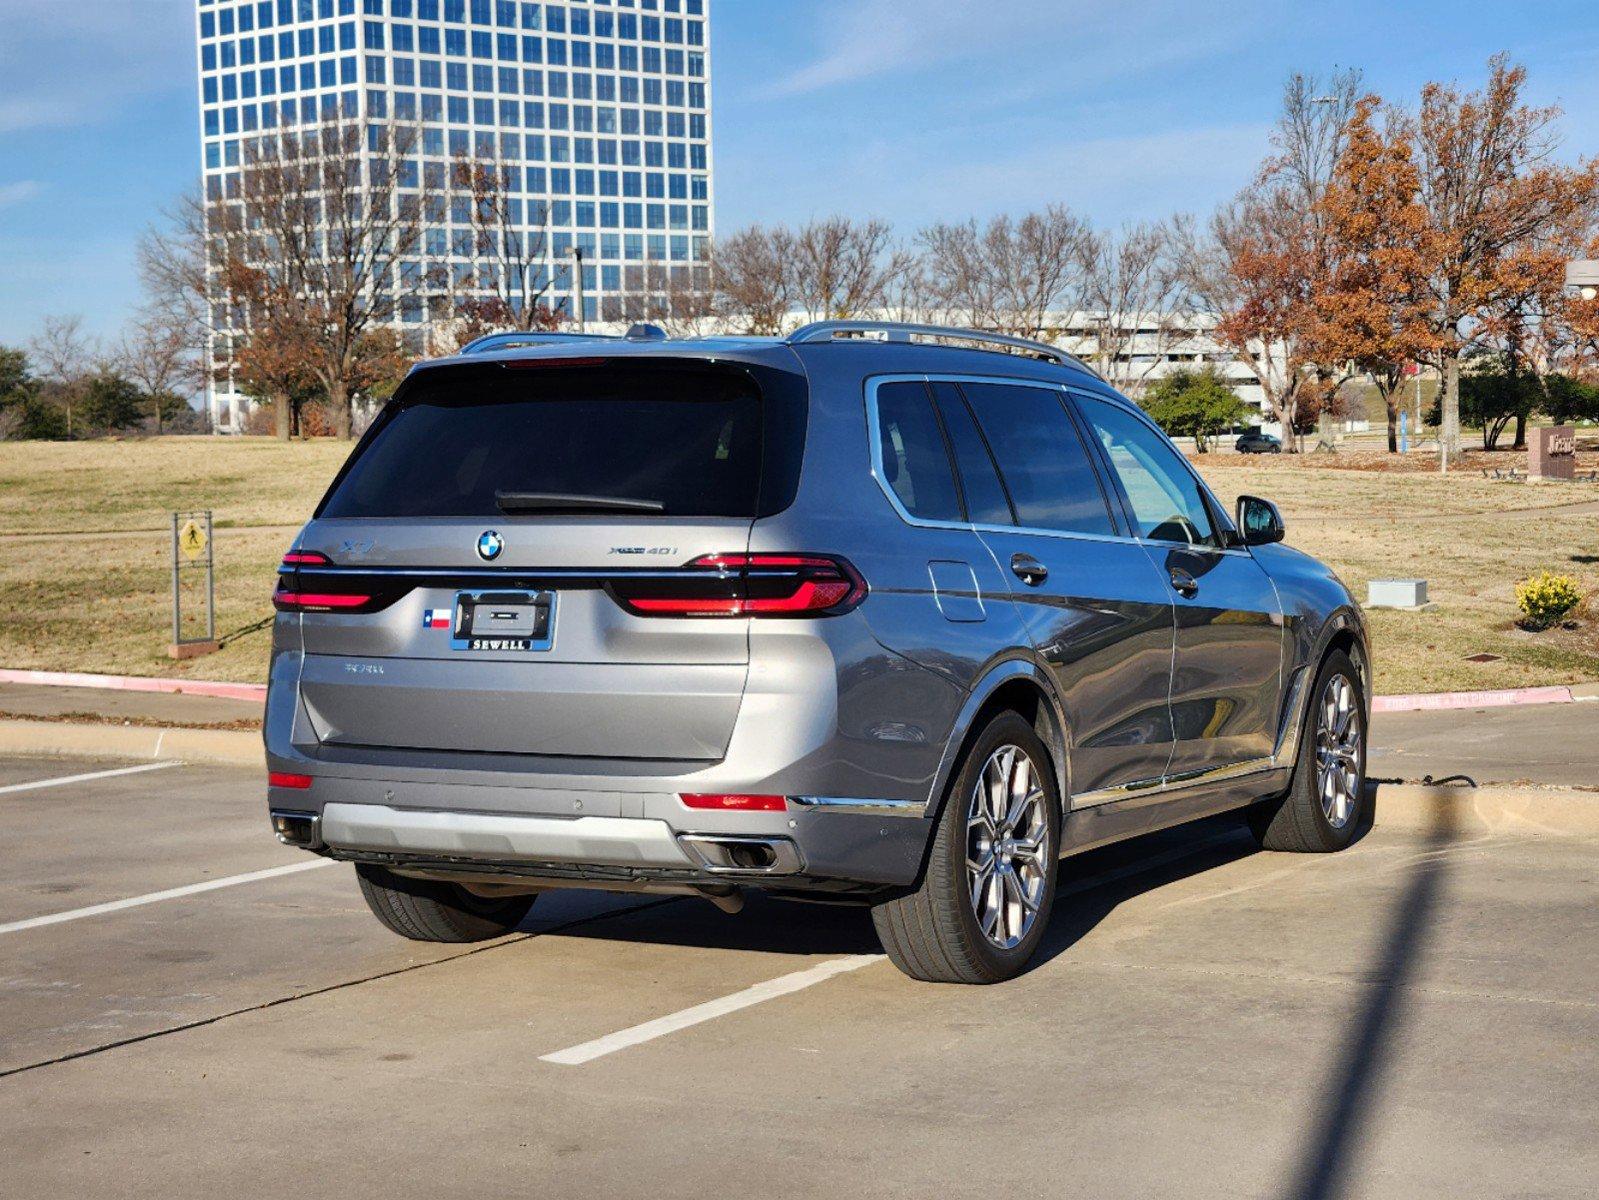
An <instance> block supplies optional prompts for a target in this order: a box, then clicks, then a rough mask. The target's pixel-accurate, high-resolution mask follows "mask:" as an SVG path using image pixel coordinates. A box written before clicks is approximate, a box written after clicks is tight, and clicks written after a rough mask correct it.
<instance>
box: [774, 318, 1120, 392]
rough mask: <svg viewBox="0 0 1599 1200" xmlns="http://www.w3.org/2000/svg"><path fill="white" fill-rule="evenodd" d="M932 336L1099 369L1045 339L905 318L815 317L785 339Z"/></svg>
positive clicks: (1094, 373) (793, 341)
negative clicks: (1040, 339) (854, 318)
mask: <svg viewBox="0 0 1599 1200" xmlns="http://www.w3.org/2000/svg"><path fill="white" fill-rule="evenodd" d="M916 338H933V339H937V340H940V341H949V342H975V343H977V344H978V346H979V348H981V347H983V346H995V347H998V346H1003V347H1005V348H1007V349H1008V350H1014V351H1019V352H1020V353H1022V354H1026V355H1030V356H1032V357H1033V358H1041V359H1044V360H1045V361H1046V362H1053V363H1059V364H1060V365H1061V366H1063V367H1079V368H1081V369H1082V370H1084V371H1087V372H1088V373H1089V374H1090V375H1092V376H1094V377H1095V378H1096V379H1097V378H1099V373H1098V372H1097V371H1095V370H1094V369H1093V368H1092V367H1090V366H1089V365H1088V364H1087V363H1085V362H1084V361H1083V360H1082V359H1080V358H1078V357H1077V356H1076V355H1075V354H1072V353H1071V352H1070V351H1067V350H1062V349H1061V348H1060V347H1059V346H1051V345H1050V344H1049V343H1048V342H1038V341H1034V340H1032V339H1031V338H1019V337H1012V336H1011V335H1010V334H1008V333H987V332H985V331H983V330H980V329H961V328H958V327H956V326H953V325H916V324H911V323H908V322H905V321H815V322H813V323H811V324H809V325H805V326H802V327H801V328H799V329H796V330H795V331H794V332H793V333H791V334H789V335H788V337H787V338H785V339H784V340H785V341H787V342H788V343H789V344H790V345H792V346H797V345H802V344H804V343H808V342H833V341H850V340H859V341H880V342H910V341H912V340H914V339H916Z"/></svg>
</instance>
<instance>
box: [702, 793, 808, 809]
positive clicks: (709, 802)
mask: <svg viewBox="0 0 1599 1200" xmlns="http://www.w3.org/2000/svg"><path fill="white" fill-rule="evenodd" d="M678 799H679V800H681V801H682V802H683V803H684V804H685V805H686V806H687V807H689V808H699V809H715V810H717V811H720V812H729V811H732V812H782V811H784V808H785V807H786V805H787V801H785V800H784V799H783V797H782V796H751V795H747V794H745V793H742V792H738V793H731V794H723V793H715V794H709V793H703V792H685V793H683V794H682V795H680V796H678Z"/></svg>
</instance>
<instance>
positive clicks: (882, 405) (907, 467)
mask: <svg viewBox="0 0 1599 1200" xmlns="http://www.w3.org/2000/svg"><path fill="white" fill-rule="evenodd" d="M877 429H878V439H879V448H880V450H881V452H882V459H883V482H884V483H886V484H888V486H889V487H891V488H893V489H894V494H895V495H896V496H898V497H899V502H900V503H901V504H903V505H904V506H905V511H906V512H908V513H910V514H911V516H913V517H920V518H921V519H922V520H924V521H959V520H961V519H962V517H961V506H960V497H959V496H958V495H957V494H956V491H955V476H954V475H953V473H952V472H951V471H950V466H949V451H948V450H946V449H945V447H944V434H943V432H942V431H941V430H940V429H939V427H938V417H937V416H936V415H934V413H933V404H932V401H931V400H930V399H929V398H928V395H927V388H926V386H925V385H924V384H920V383H885V384H884V385H883V386H882V387H880V388H878V390H877Z"/></svg>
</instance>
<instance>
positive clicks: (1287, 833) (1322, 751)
mask: <svg viewBox="0 0 1599 1200" xmlns="http://www.w3.org/2000/svg"><path fill="white" fill-rule="evenodd" d="M1340 680H1341V681H1342V685H1343V686H1342V689H1340V688H1339V686H1338V684H1337V681H1340ZM1335 694H1336V695H1338V696H1342V697H1344V700H1345V702H1346V703H1347V705H1348V708H1347V709H1345V708H1343V707H1341V706H1340V705H1339V702H1338V701H1337V700H1330V697H1332V696H1333V695H1335ZM1329 703H1332V704H1333V706H1334V707H1333V708H1332V709H1329V708H1328V704H1329ZM1346 711H1347V713H1348V717H1347V720H1348V726H1347V728H1345V729H1344V732H1343V733H1340V732H1339V728H1340V727H1341V726H1340V717H1339V714H1340V713H1343V712H1346ZM1329 714H1330V715H1331V720H1332V726H1333V727H1332V728H1328V725H1327V722H1328V719H1329ZM1366 719H1367V714H1366V697H1365V692H1364V691H1363V690H1362V689H1361V686H1360V673H1359V672H1358V671H1356V670H1355V664H1354V663H1352V662H1351V661H1350V660H1349V656H1348V655H1347V654H1345V653H1344V652H1343V651H1342V650H1335V651H1333V652H1332V653H1331V654H1329V655H1328V656H1327V658H1326V659H1325V660H1324V661H1323V662H1322V664H1321V669H1320V670H1319V671H1317V672H1316V680H1315V683H1314V684H1313V685H1312V687H1311V692H1310V705H1309V708H1308V710H1307V711H1306V713H1305V724H1304V728H1303V729H1302V730H1301V731H1300V736H1299V756H1298V758H1297V759H1296V760H1295V763H1294V776H1293V780H1292V782H1291V783H1289V785H1288V790H1287V791H1286V792H1285V793H1284V794H1283V795H1281V796H1279V797H1277V798H1275V799H1273V800H1269V801H1266V802H1264V803H1262V804H1258V805H1256V806H1255V807H1254V808H1252V809H1250V811H1249V827H1250V829H1251V830H1252V831H1253V832H1254V835H1255V837H1256V839H1257V840H1258V841H1259V842H1260V844H1261V846H1262V847H1263V848H1264V849H1267V850H1287V851H1291V852H1293V853H1298V854H1326V853H1328V852H1330V851H1334V850H1342V849H1343V848H1344V847H1345V846H1347V845H1349V843H1350V842H1352V841H1354V840H1355V834H1356V833H1357V832H1358V830H1359V827H1360V820H1361V817H1362V816H1363V814H1364V809H1365V805H1366V797H1365V781H1366V741H1367V727H1366ZM1324 767H1325V768H1327V769H1326V770H1324ZM1340 768H1341V770H1340ZM1351 772H1352V774H1351ZM1329 777H1331V782H1329ZM1324 796H1326V797H1327V798H1326V800H1325V802H1324Z"/></svg>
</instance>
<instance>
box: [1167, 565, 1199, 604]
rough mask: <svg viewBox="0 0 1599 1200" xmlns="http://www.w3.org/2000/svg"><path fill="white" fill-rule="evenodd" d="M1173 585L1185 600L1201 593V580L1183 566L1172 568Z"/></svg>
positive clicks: (1174, 589)
mask: <svg viewBox="0 0 1599 1200" xmlns="http://www.w3.org/2000/svg"><path fill="white" fill-rule="evenodd" d="M1171 586H1172V590H1173V591H1174V592H1176V593H1177V594H1178V595H1179V596H1181V597H1182V598H1183V599H1185V600H1192V599H1193V598H1194V597H1195V596H1197V595H1199V581H1198V580H1197V579H1195V578H1194V577H1193V576H1192V575H1190V574H1189V573H1188V572H1187V571H1185V570H1183V569H1182V568H1181V567H1173V568H1172V569H1171Z"/></svg>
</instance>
